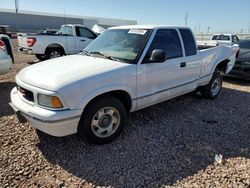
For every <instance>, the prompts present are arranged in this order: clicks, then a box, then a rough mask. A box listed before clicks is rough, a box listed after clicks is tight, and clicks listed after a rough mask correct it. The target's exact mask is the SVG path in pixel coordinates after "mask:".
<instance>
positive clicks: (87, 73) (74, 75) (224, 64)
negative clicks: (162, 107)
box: [10, 25, 237, 144]
mask: <svg viewBox="0 0 250 188" xmlns="http://www.w3.org/2000/svg"><path fill="white" fill-rule="evenodd" d="M236 50H237V49H232V48H229V47H225V46H217V47H214V48H210V49H205V50H198V49H197V45H196V42H195V40H194V37H193V34H192V32H191V30H190V29H189V28H186V27H167V26H139V25H136V26H120V27H114V28H110V29H108V30H106V31H105V32H103V33H102V34H101V35H100V36H99V37H98V38H97V39H96V40H95V41H93V42H92V43H91V44H90V45H89V46H88V47H87V48H85V50H84V51H83V52H82V53H81V54H77V55H71V56H66V57H60V58H57V59H53V60H48V61H44V62H42V63H39V64H36V65H32V66H29V67H27V68H25V69H23V70H22V71H21V72H19V73H18V74H17V76H16V83H17V87H15V88H13V90H12V91H11V103H10V105H11V106H12V108H13V109H14V111H15V112H16V114H17V116H18V117H19V119H20V121H24V120H25V119H27V120H28V121H29V122H30V124H31V126H33V127H34V128H36V129H39V130H41V131H43V132H45V133H48V134H50V135H54V136H66V135H70V134H74V133H79V135H80V136H81V137H83V138H85V139H87V140H88V141H89V142H92V143H96V144H103V143H108V142H110V141H112V140H113V139H115V138H116V137H117V136H118V135H119V134H120V133H121V131H122V129H123V127H124V126H125V125H126V119H127V113H128V112H133V111H136V110H139V109H142V108H145V107H148V106H150V105H153V104H156V103H159V102H162V101H165V100H168V99H171V98H174V97H177V96H180V95H183V94H185V93H188V92H192V91H195V90H197V89H198V90H199V91H200V93H201V95H202V96H203V97H205V98H208V99H214V98H216V97H217V96H218V95H219V93H220V90H221V87H222V77H221V75H220V71H222V72H226V73H228V72H229V71H230V70H231V69H232V67H233V65H234V63H235V55H236Z"/></svg>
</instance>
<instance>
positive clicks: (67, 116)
mask: <svg viewBox="0 0 250 188" xmlns="http://www.w3.org/2000/svg"><path fill="white" fill-rule="evenodd" d="M10 106H11V107H12V109H13V110H14V111H15V113H16V114H17V117H18V119H19V120H20V122H24V119H23V118H25V119H26V120H27V121H28V122H29V123H30V124H31V126H32V127H34V128H36V129H39V130H41V131H43V132H45V133H47V134H49V135H52V136H57V137H61V136H67V135H70V134H74V133H76V132H77V127H78V122H79V121H80V113H81V112H80V110H63V111H52V110H47V109H43V108H40V107H38V106H35V105H30V104H28V103H26V102H25V101H23V100H22V99H21V98H20V97H19V95H18V92H17V89H16V88H14V89H12V91H11V103H10Z"/></svg>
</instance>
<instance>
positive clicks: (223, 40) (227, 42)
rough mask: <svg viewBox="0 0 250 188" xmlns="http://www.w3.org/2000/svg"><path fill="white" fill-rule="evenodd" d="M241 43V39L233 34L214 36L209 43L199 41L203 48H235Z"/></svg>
mask: <svg viewBox="0 0 250 188" xmlns="http://www.w3.org/2000/svg"><path fill="white" fill-rule="evenodd" d="M239 42H240V39H239V37H238V36H237V35H233V34H214V35H213V36H212V37H211V39H210V40H208V41H198V45H201V46H207V47H208V46H210V47H212V46H218V45H224V46H233V45H238V44H239Z"/></svg>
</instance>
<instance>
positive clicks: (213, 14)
mask: <svg viewBox="0 0 250 188" xmlns="http://www.w3.org/2000/svg"><path fill="white" fill-rule="evenodd" d="M0 8H7V9H14V8H15V0H0ZM19 9H20V10H27V11H39V12H49V13H59V14H64V12H65V14H66V15H79V16H94V17H107V18H118V19H129V20H136V21H138V24H160V25H178V26H179V25H184V24H185V21H184V20H185V19H184V17H185V14H186V13H187V12H188V13H189V15H188V19H187V23H188V26H189V27H190V28H191V29H192V30H193V31H194V32H198V31H200V32H204V33H207V30H208V27H211V28H210V33H216V32H238V33H240V32H241V31H242V32H243V33H246V32H250V0H238V1H229V0H205V1H201V0H19Z"/></svg>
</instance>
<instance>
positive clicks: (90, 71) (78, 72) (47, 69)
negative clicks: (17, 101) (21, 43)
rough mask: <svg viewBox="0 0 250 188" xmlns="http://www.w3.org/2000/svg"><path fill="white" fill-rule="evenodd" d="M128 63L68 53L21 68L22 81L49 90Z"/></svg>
mask: <svg viewBox="0 0 250 188" xmlns="http://www.w3.org/2000/svg"><path fill="white" fill-rule="evenodd" d="M129 65H130V64H127V63H122V62H118V61H112V60H108V59H104V58H98V57H90V56H85V55H80V54H77V55H70V56H65V57H60V58H56V59H52V60H47V61H44V62H41V63H38V64H35V65H31V66H29V67H27V68H25V69H23V70H21V71H20V72H19V73H18V75H17V77H18V78H19V79H20V80H22V81H23V82H25V83H27V84H29V85H32V86H35V87H38V88H42V89H46V90H50V91H57V90H58V89H59V88H61V87H63V86H65V85H68V84H71V83H73V82H75V81H79V80H82V79H85V78H89V77H91V76H94V75H97V74H102V73H105V72H110V71H113V70H115V69H120V68H123V67H126V66H129Z"/></svg>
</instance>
